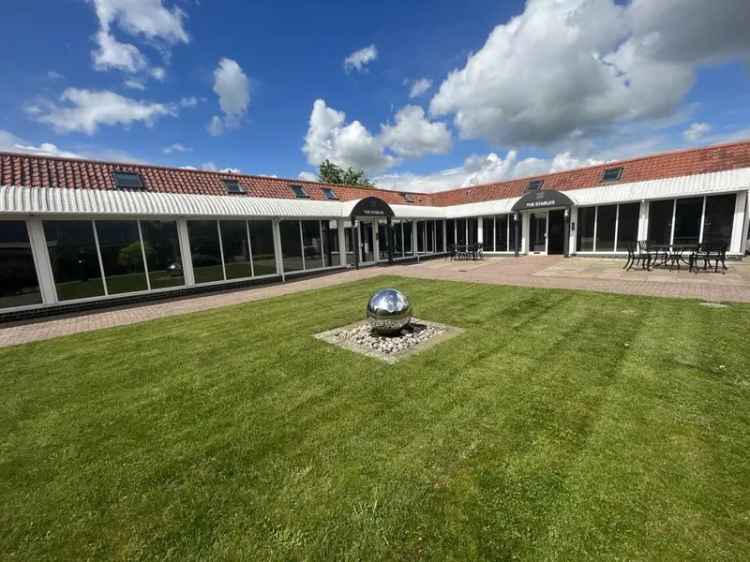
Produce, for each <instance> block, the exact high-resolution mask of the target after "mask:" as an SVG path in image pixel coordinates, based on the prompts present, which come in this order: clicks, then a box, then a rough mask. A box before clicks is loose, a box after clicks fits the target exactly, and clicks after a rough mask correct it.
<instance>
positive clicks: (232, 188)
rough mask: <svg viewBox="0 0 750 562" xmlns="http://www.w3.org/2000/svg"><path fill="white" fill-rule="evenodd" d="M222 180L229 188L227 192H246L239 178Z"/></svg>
mask: <svg viewBox="0 0 750 562" xmlns="http://www.w3.org/2000/svg"><path fill="white" fill-rule="evenodd" d="M222 181H223V182H224V186H226V188H227V193H245V190H244V189H243V188H242V186H241V185H240V182H239V181H238V180H230V179H225V180H222Z"/></svg>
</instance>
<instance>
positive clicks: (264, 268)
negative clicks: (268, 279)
mask: <svg viewBox="0 0 750 562" xmlns="http://www.w3.org/2000/svg"><path fill="white" fill-rule="evenodd" d="M248 226H249V227H250V245H251V249H252V254H253V273H254V274H255V275H256V276H257V275H273V274H275V273H276V254H275V252H274V248H273V224H272V223H271V221H250V222H249V223H248Z"/></svg>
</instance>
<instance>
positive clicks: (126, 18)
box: [91, 0, 190, 80]
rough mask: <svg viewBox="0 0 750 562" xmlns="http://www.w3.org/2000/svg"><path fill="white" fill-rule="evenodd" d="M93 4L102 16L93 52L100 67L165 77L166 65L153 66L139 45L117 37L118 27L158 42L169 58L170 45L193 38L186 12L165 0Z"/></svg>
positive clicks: (100, 0)
mask: <svg viewBox="0 0 750 562" xmlns="http://www.w3.org/2000/svg"><path fill="white" fill-rule="evenodd" d="M91 3H92V4H93V5H94V9H95V11H96V15H97V18H98V19H99V30H98V31H97V33H96V35H95V36H94V41H95V42H96V44H97V48H96V49H95V50H94V51H92V53H91V55H92V59H93V61H94V68H95V69H96V70H100V71H105V70H111V69H115V70H120V71H123V72H128V73H131V74H134V73H141V72H143V73H145V74H148V75H150V76H151V77H153V78H156V79H157V80H163V79H164V76H165V70H164V68H161V67H154V68H151V67H150V66H149V62H148V59H147V58H146V56H145V55H144V54H143V53H142V52H141V51H140V49H138V47H136V46H135V45H133V44H131V43H124V42H121V41H118V40H117V38H116V37H115V36H114V32H113V27H115V26H117V27H119V29H120V30H122V31H123V32H125V33H127V34H129V35H131V36H137V37H140V38H142V39H145V40H147V41H149V42H150V43H152V44H156V45H157V46H158V47H159V48H160V49H161V50H162V53H163V54H164V55H165V57H168V54H169V50H168V46H171V45H175V44H177V43H188V42H189V41H190V38H189V36H188V34H187V32H186V31H185V27H184V19H185V14H184V12H183V11H182V10H180V9H179V8H177V7H174V8H172V9H168V8H166V7H165V6H164V5H163V4H162V0H91Z"/></svg>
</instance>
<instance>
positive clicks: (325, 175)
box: [318, 159, 372, 186]
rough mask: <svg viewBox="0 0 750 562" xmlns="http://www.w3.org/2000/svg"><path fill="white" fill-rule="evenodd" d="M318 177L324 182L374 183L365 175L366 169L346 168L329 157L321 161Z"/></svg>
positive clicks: (367, 184)
mask: <svg viewBox="0 0 750 562" xmlns="http://www.w3.org/2000/svg"><path fill="white" fill-rule="evenodd" d="M318 179H319V180H320V181H322V182H323V183H331V184H345V185H366V186H371V185H372V182H371V181H370V180H369V178H368V177H367V176H365V171H364V170H355V169H354V168H352V167H351V166H350V167H349V168H347V169H346V170H344V169H343V168H342V167H341V166H337V165H336V164H334V163H333V162H331V161H330V160H328V159H326V160H324V161H323V162H321V163H320V171H319V172H318Z"/></svg>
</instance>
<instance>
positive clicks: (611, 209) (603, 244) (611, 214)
mask: <svg viewBox="0 0 750 562" xmlns="http://www.w3.org/2000/svg"><path fill="white" fill-rule="evenodd" d="M598 212H599V215H598V217H597V222H596V251H597V252H614V250H615V225H616V224H617V205H605V206H602V207H599V211H598Z"/></svg>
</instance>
